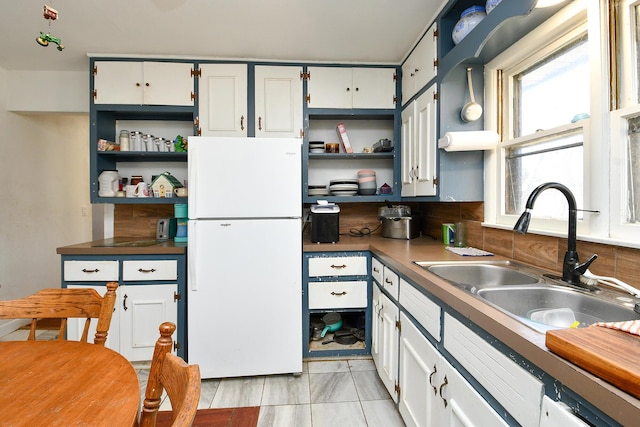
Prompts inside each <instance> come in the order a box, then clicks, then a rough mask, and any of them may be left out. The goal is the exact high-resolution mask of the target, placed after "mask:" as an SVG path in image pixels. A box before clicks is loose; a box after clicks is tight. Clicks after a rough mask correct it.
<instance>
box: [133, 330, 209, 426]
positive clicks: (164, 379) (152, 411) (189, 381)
mask: <svg viewBox="0 0 640 427" xmlns="http://www.w3.org/2000/svg"><path fill="white" fill-rule="evenodd" d="M175 330H176V325H174V324H173V323H171V322H165V323H163V324H162V325H160V338H159V339H158V341H157V342H156V348H155V351H154V353H153V360H152V361H151V370H150V372H149V380H148V381H147V389H146V391H145V399H144V403H143V405H142V413H141V414H140V426H141V427H153V426H155V425H156V416H157V414H158V408H159V407H160V398H161V397H162V390H163V389H165V390H167V395H168V396H169V400H170V401H171V408H172V417H171V422H172V424H171V426H172V427H182V426H190V425H191V424H192V422H193V420H194V418H195V416H196V411H197V410H198V401H199V400H200V367H199V366H198V365H187V363H186V362H185V361H184V360H182V359H181V358H180V357H178V356H175V355H173V354H171V347H172V346H173V339H172V338H171V335H172V334H173V332H174V331H175Z"/></svg>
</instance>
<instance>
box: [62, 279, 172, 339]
mask: <svg viewBox="0 0 640 427" xmlns="http://www.w3.org/2000/svg"><path fill="white" fill-rule="evenodd" d="M67 288H68V289H81V288H89V289H95V290H96V292H98V293H99V294H100V296H104V294H105V293H107V287H106V286H91V285H67ZM120 289H121V287H118V289H116V305H115V307H114V308H113V315H112V316H111V324H110V325H109V334H108V335H107V341H106V342H105V346H106V347H108V348H110V349H111V350H113V351H118V352H119V351H120V311H119V309H118V306H119V304H118V303H119V301H120V292H121V290H120ZM85 321H86V320H85V319H69V320H68V321H67V339H69V340H71V341H80V337H81V336H82V331H83V330H84V323H85ZM97 325H98V319H93V320H91V324H90V326H89V335H88V337H87V342H93V339H94V337H95V336H96V326H97ZM158 336H159V335H158Z"/></svg>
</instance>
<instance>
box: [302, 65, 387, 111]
mask: <svg viewBox="0 0 640 427" xmlns="http://www.w3.org/2000/svg"><path fill="white" fill-rule="evenodd" d="M308 71H309V74H310V78H309V82H308V84H307V92H308V95H309V105H308V106H309V108H385V109H392V108H395V102H394V99H395V96H396V80H395V79H394V75H395V69H394V68H348V67H309V68H308Z"/></svg>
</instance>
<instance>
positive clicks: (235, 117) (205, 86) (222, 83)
mask: <svg viewBox="0 0 640 427" xmlns="http://www.w3.org/2000/svg"><path fill="white" fill-rule="evenodd" d="M199 71H200V78H199V80H198V85H199V86H198V134H199V135H202V136H238V137H243V136H247V129H248V127H247V121H248V109H247V64H200V66H199Z"/></svg>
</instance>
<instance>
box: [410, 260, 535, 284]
mask: <svg viewBox="0 0 640 427" xmlns="http://www.w3.org/2000/svg"><path fill="white" fill-rule="evenodd" d="M415 263H416V264H417V265H419V266H420V267H422V268H424V269H426V270H428V271H430V272H431V273H433V274H435V275H437V276H439V277H441V278H443V279H445V280H447V281H449V282H451V283H453V284H454V285H456V286H459V287H462V288H465V289H467V290H470V291H475V290H476V289H478V288H484V287H487V286H508V285H532V284H536V283H539V282H540V280H541V279H540V274H537V273H536V272H531V271H527V269H526V267H525V266H524V265H521V264H517V263H514V262H511V261H483V262H477V261H459V262H449V263H438V262H421V261H416V262H415Z"/></svg>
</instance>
